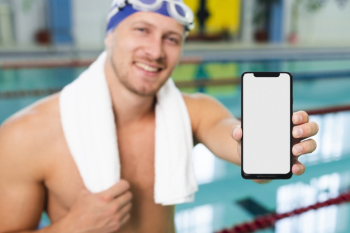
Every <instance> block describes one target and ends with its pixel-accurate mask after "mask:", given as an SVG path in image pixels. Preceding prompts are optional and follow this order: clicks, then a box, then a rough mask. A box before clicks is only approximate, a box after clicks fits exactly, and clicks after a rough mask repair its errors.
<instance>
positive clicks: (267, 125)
mask: <svg viewBox="0 0 350 233" xmlns="http://www.w3.org/2000/svg"><path fill="white" fill-rule="evenodd" d="M290 78H291V77H290V76H289V74H287V73H281V74H280V76H279V77H255V76H254V74H253V73H247V74H245V75H244V77H243V171H244V173H247V174H287V173H289V172H290V156H291V148H290V140H291V129H290V125H291V120H290V116H291V115H290V114H291V110H290V109H291V106H290V104H291V100H290V98H291V93H290V91H291V86H290V85H291V84H290V83H291V81H290Z"/></svg>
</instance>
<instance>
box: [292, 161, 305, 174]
mask: <svg viewBox="0 0 350 233" xmlns="http://www.w3.org/2000/svg"><path fill="white" fill-rule="evenodd" d="M292 172H293V174H294V175H297V176H300V175H302V174H303V173H304V172H305V166H304V164H302V163H300V162H299V161H297V160H295V161H294V164H293V166H292Z"/></svg>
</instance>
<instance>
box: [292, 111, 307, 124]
mask: <svg viewBox="0 0 350 233" xmlns="http://www.w3.org/2000/svg"><path fill="white" fill-rule="evenodd" d="M292 120H293V124H295V125H300V124H305V123H308V122H309V115H308V114H307V113H306V112H305V111H299V112H295V113H293V118H292Z"/></svg>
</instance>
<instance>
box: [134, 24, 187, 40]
mask: <svg viewBox="0 0 350 233" xmlns="http://www.w3.org/2000/svg"><path fill="white" fill-rule="evenodd" d="M138 23H143V24H146V25H148V26H150V27H152V28H155V26H154V24H151V23H149V22H147V21H144V20H139V21H135V22H133V23H132V24H131V25H135V24H138ZM166 34H176V35H178V36H179V37H180V38H182V37H183V36H184V35H185V34H181V33H179V32H176V31H172V30H169V31H167V33H166Z"/></svg>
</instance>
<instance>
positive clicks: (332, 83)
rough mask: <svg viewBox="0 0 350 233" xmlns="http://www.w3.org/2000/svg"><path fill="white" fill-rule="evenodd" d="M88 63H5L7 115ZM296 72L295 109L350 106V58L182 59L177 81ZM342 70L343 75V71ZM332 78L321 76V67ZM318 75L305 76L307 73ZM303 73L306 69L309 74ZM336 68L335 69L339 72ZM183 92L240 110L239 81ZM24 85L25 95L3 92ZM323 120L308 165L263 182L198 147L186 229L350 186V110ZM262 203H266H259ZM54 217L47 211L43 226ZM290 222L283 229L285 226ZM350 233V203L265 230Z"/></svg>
mask: <svg viewBox="0 0 350 233" xmlns="http://www.w3.org/2000/svg"><path fill="white" fill-rule="evenodd" d="M83 70H84V68H51V69H6V70H0V109H1V111H0V122H3V121H4V120H5V119H6V118H7V117H9V116H10V115H11V114H13V113H14V112H16V111H18V110H19V109H21V108H23V107H26V106H28V105H29V104H31V103H33V102H35V101H37V100H38V99H40V98H43V97H44V96H45V94H40V92H30V91H33V90H47V89H60V88H62V87H63V86H64V85H66V84H68V83H69V82H71V81H73V80H74V79H75V78H76V77H77V76H78V75H79V74H80V73H81V72H82V71H83ZM276 70H283V71H288V72H291V73H292V74H293V75H294V74H295V76H296V77H304V78H300V79H297V80H295V81H294V89H293V91H294V93H293V94H294V110H295V111H296V110H301V109H303V110H308V109H315V108H323V107H329V106H338V105H350V72H349V74H347V72H348V71H350V60H329V61H327V60H323V61H266V62H264V61H261V62H205V63H201V64H182V65H180V66H179V67H178V68H177V69H176V71H175V72H174V74H173V78H174V80H175V81H185V80H187V81H188V80H198V79H212V80H216V79H221V80H222V79H234V78H236V79H239V77H240V75H241V73H243V72H245V71H276ZM339 71H345V72H343V75H340V76H339V75H337V73H339ZM320 72H321V73H329V76H328V77H322V78H321V77H318V76H317V74H319V73H320ZM310 73H311V74H314V75H311V76H310V75H305V74H310ZM303 74H304V75H303ZM332 74H333V76H332ZM182 91H184V92H189V93H193V92H197V91H200V92H204V93H207V94H209V95H212V96H214V97H216V98H217V99H219V100H220V101H221V102H222V103H223V104H224V105H225V106H226V107H227V108H228V109H229V110H230V111H231V112H232V113H233V114H234V115H235V116H236V117H240V85H239V84H237V85H230V86H209V87H188V88H183V89H182ZM5 92H8V93H9V92H20V93H21V94H20V95H18V97H14V96H11V95H9V94H8V95H1V93H5ZM311 120H314V121H316V122H317V123H318V124H319V126H320V132H319V134H318V135H317V136H316V137H315V140H316V141H317V144H318V149H317V150H316V151H315V152H313V153H312V154H310V155H305V156H303V161H304V162H305V164H306V166H307V170H306V173H305V174H304V175H303V176H301V177H295V176H294V177H293V178H292V179H290V180H287V181H273V182H271V183H269V184H265V185H258V184H255V183H253V182H252V181H246V180H243V179H242V178H241V176H240V168H239V167H237V166H235V165H232V164H229V163H226V162H223V161H221V160H220V159H217V158H216V157H214V156H213V155H212V154H211V153H210V152H209V151H208V150H207V149H206V148H204V147H203V146H202V145H199V146H197V147H196V148H195V149H194V155H193V156H194V161H195V170H196V176H197V179H198V182H199V184H200V186H199V192H197V194H196V199H195V202H193V203H188V204H182V205H178V206H177V207H176V217H175V222H176V226H177V229H178V232H179V233H186V232H191V233H193V232H200V233H206V232H214V231H216V230H219V229H222V228H225V227H231V226H233V225H235V224H237V223H240V222H243V221H247V220H251V219H252V218H254V214H256V213H257V212H259V211H260V212H261V211H267V212H268V211H273V210H277V211H281V212H283V211H288V210H291V209H294V208H297V207H301V206H305V205H310V204H313V203H314V202H316V201H320V200H325V199H327V198H331V197H334V196H337V195H339V193H342V192H345V191H348V190H349V188H350V169H349V168H350V143H349V142H350V112H340V113H329V114H325V115H315V116H312V117H311ZM259 205H260V208H258V207H257V206H259ZM47 222H48V219H47V218H46V217H44V218H43V221H42V223H41V224H42V225H45V224H47ZM282 228H283V231H282V230H281V229H282ZM286 229H290V231H289V232H350V208H349V204H344V205H340V206H332V207H326V208H323V209H321V210H318V211H309V212H307V213H305V214H302V215H300V216H296V217H291V218H289V219H286V220H281V221H279V222H278V223H277V225H276V227H275V229H269V230H265V231H263V232H283V233H284V232H288V231H286Z"/></svg>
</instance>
